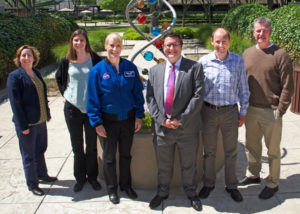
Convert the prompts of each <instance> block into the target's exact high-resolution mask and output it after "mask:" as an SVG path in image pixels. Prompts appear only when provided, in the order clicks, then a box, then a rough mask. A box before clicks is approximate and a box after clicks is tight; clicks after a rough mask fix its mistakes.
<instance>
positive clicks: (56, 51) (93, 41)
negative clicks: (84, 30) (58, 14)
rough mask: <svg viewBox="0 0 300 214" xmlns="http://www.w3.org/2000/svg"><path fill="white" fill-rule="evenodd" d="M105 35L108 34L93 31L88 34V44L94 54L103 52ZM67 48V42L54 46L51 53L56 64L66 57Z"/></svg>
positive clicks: (101, 31)
mask: <svg viewBox="0 0 300 214" xmlns="http://www.w3.org/2000/svg"><path fill="white" fill-rule="evenodd" d="M107 35H108V32H107V31H103V30H94V31H89V32H88V37H89V42H90V45H91V48H92V50H93V51H95V52H100V51H104V43H105V38H106V36H107ZM68 48H69V42H66V43H64V44H60V45H56V46H55V47H53V48H52V50H51V51H52V53H53V56H54V58H55V60H56V62H59V61H60V60H61V59H62V58H63V57H65V56H66V55H67V52H68Z"/></svg>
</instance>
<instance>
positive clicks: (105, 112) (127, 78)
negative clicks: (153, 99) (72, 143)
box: [87, 33, 144, 204]
mask: <svg viewBox="0 0 300 214" xmlns="http://www.w3.org/2000/svg"><path fill="white" fill-rule="evenodd" d="M105 49H106V51H107V58H106V59H104V60H102V61H101V62H99V63H98V64H97V65H96V66H94V67H93V68H92V70H91V72H90V74H89V81H88V92H87V113H88V116H89V119H90V123H91V125H92V126H94V127H95V128H96V132H97V134H98V135H99V136H100V140H101V144H102V147H103V173H104V179H105V183H106V186H107V191H108V194H109V200H110V201H111V202H112V203H114V204H117V203H119V202H120V198H119V196H118V194H117V189H118V182H117V174H116V150H117V146H118V148H119V169H120V173H119V174H120V177H119V185H120V189H121V191H125V193H126V194H127V195H128V196H129V198H132V199H135V198H137V194H136V192H135V191H134V190H133V189H132V187H131V173H130V163H131V154H130V150H131V146H132V140H133V135H134V132H138V131H139V130H140V128H141V126H142V120H141V118H143V117H144V107H143V105H144V97H143V93H142V90H143V85H142V82H141V81H140V78H139V73H138V71H137V68H136V66H135V65H134V64H133V63H132V62H130V61H128V60H126V59H122V58H120V53H121V50H122V39H121V37H120V36H119V34H117V33H111V34H109V35H108V36H107V37H106V40H105Z"/></svg>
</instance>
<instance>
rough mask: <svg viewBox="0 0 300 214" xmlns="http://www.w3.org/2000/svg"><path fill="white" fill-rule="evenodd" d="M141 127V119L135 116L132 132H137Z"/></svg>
mask: <svg viewBox="0 0 300 214" xmlns="http://www.w3.org/2000/svg"><path fill="white" fill-rule="evenodd" d="M141 128H142V119H140V118H135V125H134V132H135V133H137V132H138V131H140V129H141Z"/></svg>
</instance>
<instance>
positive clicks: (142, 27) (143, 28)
mask: <svg viewBox="0 0 300 214" xmlns="http://www.w3.org/2000/svg"><path fill="white" fill-rule="evenodd" d="M138 28H139V29H140V30H141V31H142V32H143V33H150V27H149V25H148V24H144V25H141V26H139V27H138Z"/></svg>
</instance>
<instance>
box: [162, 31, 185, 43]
mask: <svg viewBox="0 0 300 214" xmlns="http://www.w3.org/2000/svg"><path fill="white" fill-rule="evenodd" d="M167 37H171V38H177V39H178V40H179V43H180V45H181V46H182V44H183V42H182V38H181V36H180V34H178V33H176V32H169V33H167V34H166V35H165V36H164V40H165V39H166V38H167Z"/></svg>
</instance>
